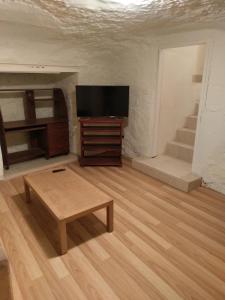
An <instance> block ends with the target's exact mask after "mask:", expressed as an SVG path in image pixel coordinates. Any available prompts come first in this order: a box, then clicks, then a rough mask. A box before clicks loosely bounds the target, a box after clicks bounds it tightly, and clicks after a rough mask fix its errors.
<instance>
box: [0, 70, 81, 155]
mask: <svg viewBox="0 0 225 300" xmlns="http://www.w3.org/2000/svg"><path fill="white" fill-rule="evenodd" d="M76 78H77V76H76V73H60V74H28V73H19V74H14V73H1V74H0V86H1V88H0V108H1V111H2V116H3V120H4V121H5V122H7V121H18V120H24V119H25V111H24V105H23V102H24V92H23V91H20V90H29V89H32V90H35V96H36V97H37V98H40V101H36V115H37V118H48V117H52V116H53V105H52V101H51V98H52V89H53V88H61V89H62V90H63V92H64V95H65V98H66V102H67V106H68V113H69V128H70V145H71V147H70V148H71V149H70V150H71V152H76V138H75V134H74V124H76V123H77V121H76V117H75V116H76V114H75V111H74V108H75V85H76ZM38 89H45V90H42V91H40V90H38ZM2 90H13V91H2ZM42 97H44V98H45V99H46V98H49V101H41V98H42ZM7 144H8V152H9V153H12V152H17V151H23V150H27V149H28V136H27V133H26V132H24V133H19V134H18V133H10V134H8V135H7Z"/></svg>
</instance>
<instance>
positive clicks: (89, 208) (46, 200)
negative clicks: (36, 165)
mask: <svg viewBox="0 0 225 300" xmlns="http://www.w3.org/2000/svg"><path fill="white" fill-rule="evenodd" d="M24 184H25V193H26V200H27V202H30V201H31V198H30V189H32V190H33V191H34V193H35V194H36V195H37V196H38V197H39V199H40V201H41V202H42V203H43V204H44V206H45V207H46V208H47V209H48V211H49V212H50V213H51V214H52V216H53V217H54V218H55V219H56V221H57V223H58V230H59V238H60V252H61V254H65V253H66V252H67V234H66V224H67V223H69V222H72V221H74V220H76V219H78V218H80V217H82V216H85V215H87V214H90V213H91V212H94V211H96V210H99V209H101V208H106V212H107V231H108V232H112V231H113V200H112V198H111V197H109V196H108V195H107V194H105V193H104V192H102V191H101V190H99V189H98V188H96V187H95V186H94V185H92V184H91V183H89V182H88V181H87V180H85V179H84V178H82V177H81V176H79V175H78V174H77V173H75V172H73V171H72V170H70V169H69V168H58V169H57V168H53V169H48V170H44V171H41V172H36V173H31V174H29V175H26V176H24Z"/></svg>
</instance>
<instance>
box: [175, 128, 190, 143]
mask: <svg viewBox="0 0 225 300" xmlns="http://www.w3.org/2000/svg"><path fill="white" fill-rule="evenodd" d="M175 141H176V142H180V143H183V144H188V145H190V146H194V143H195V130H193V129H189V128H180V129H178V130H177V133H176V138H175Z"/></svg>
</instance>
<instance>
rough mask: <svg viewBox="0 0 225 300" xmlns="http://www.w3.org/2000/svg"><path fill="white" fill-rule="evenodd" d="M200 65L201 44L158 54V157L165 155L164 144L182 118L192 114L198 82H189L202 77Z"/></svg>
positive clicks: (202, 56)
mask: <svg viewBox="0 0 225 300" xmlns="http://www.w3.org/2000/svg"><path fill="white" fill-rule="evenodd" d="M203 63H204V46H203V45H196V46H188V47H178V48H169V49H162V50H161V51H160V62H159V70H160V71H159V95H160V97H159V102H160V112H159V132H158V149H157V152H158V154H162V153H164V152H165V148H166V145H167V143H168V142H169V141H171V140H173V139H174V138H175V135H176V131H177V129H179V128H181V127H183V126H184V123H185V119H186V117H187V116H189V115H192V114H194V111H195V106H196V103H198V102H199V99H200V92H201V83H199V82H196V81H193V76H194V75H196V74H198V75H202V72H203V68H202V65H203Z"/></svg>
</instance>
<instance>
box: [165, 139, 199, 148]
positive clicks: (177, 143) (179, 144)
mask: <svg viewBox="0 0 225 300" xmlns="http://www.w3.org/2000/svg"><path fill="white" fill-rule="evenodd" d="M168 144H173V145H177V146H179V147H184V148H187V149H190V150H193V149H194V147H193V146H191V145H188V144H184V143H181V142H177V141H171V142H168Z"/></svg>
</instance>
